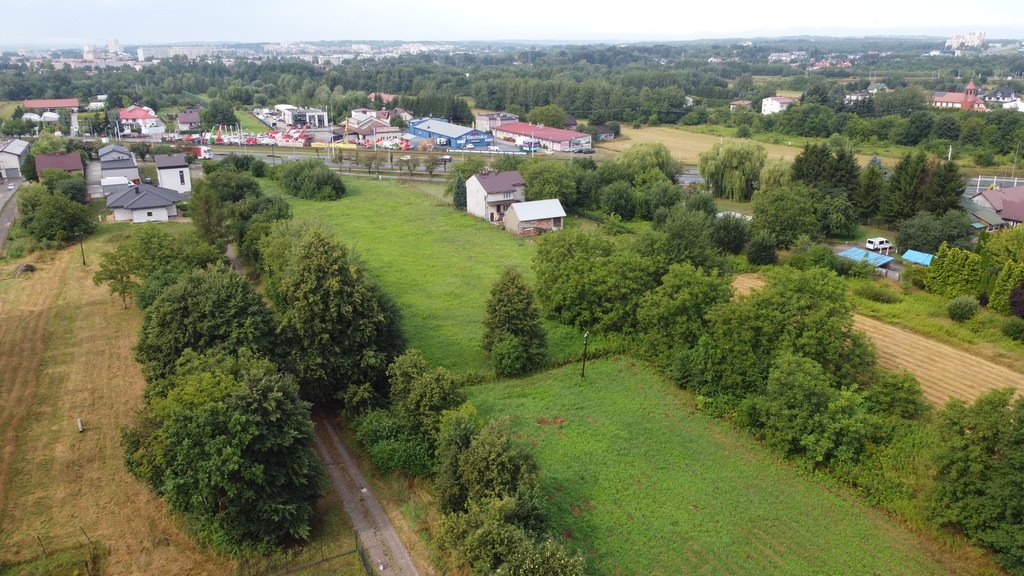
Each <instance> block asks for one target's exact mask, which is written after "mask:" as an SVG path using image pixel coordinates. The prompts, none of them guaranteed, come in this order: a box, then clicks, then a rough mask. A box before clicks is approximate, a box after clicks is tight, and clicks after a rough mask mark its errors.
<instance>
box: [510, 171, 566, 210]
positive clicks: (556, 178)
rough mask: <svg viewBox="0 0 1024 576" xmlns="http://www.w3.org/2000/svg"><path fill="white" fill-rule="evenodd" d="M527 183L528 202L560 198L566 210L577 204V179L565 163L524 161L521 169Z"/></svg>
mask: <svg viewBox="0 0 1024 576" xmlns="http://www.w3.org/2000/svg"><path fill="white" fill-rule="evenodd" d="M519 173H520V174H522V176H523V180H524V181H525V182H526V199H527V200H545V199H548V198H558V200H559V201H560V202H561V203H562V206H563V207H564V208H565V209H566V210H570V209H572V207H573V206H575V204H576V178H575V177H574V176H573V173H572V170H571V169H570V168H569V166H567V165H566V164H565V163H564V162H558V161H555V160H547V159H532V160H527V161H524V162H523V163H522V164H521V165H520V167H519Z"/></svg>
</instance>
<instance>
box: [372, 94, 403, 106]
mask: <svg viewBox="0 0 1024 576" xmlns="http://www.w3.org/2000/svg"><path fill="white" fill-rule="evenodd" d="M395 98H398V96H395V95H394V94H388V93H387V92H370V93H369V94H367V95H366V99H367V100H369V101H370V102H375V101H377V100H380V103H381V104H384V105H385V106H387V105H388V104H391V102H392V101H394V99H395Z"/></svg>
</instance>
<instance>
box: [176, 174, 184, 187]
mask: <svg viewBox="0 0 1024 576" xmlns="http://www.w3.org/2000/svg"><path fill="white" fill-rule="evenodd" d="M178 178H179V179H180V180H181V185H182V186H184V185H185V171H184V170H178Z"/></svg>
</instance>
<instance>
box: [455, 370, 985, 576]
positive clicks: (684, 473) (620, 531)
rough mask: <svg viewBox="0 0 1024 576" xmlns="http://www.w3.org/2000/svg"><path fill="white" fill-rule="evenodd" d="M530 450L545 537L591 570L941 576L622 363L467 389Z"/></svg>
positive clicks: (886, 533) (940, 562)
mask: <svg viewBox="0 0 1024 576" xmlns="http://www.w3.org/2000/svg"><path fill="white" fill-rule="evenodd" d="M467 393H468V395H469V397H470V400H471V401H472V402H473V403H474V404H475V405H476V406H477V408H478V409H479V410H480V413H481V415H482V416H483V417H485V418H488V417H500V416H509V417H511V418H512V423H513V428H514V429H515V431H516V432H517V433H518V435H519V437H520V438H521V439H522V440H524V441H526V442H528V443H529V444H531V445H532V446H533V447H534V448H533V451H534V454H535V455H536V457H537V459H538V463H539V464H540V469H541V487H542V490H543V493H544V496H546V497H547V498H548V499H549V500H548V501H549V506H548V509H549V513H550V518H551V528H552V531H553V532H554V533H556V534H558V535H560V537H561V538H562V539H563V540H564V541H565V542H566V544H567V545H569V546H570V547H572V548H574V549H576V550H577V551H578V552H580V553H581V554H583V555H584V556H586V557H587V561H588V564H589V573H591V574H748V575H752V574H947V573H961V574H963V573H973V572H976V571H978V570H979V569H978V568H975V567H972V566H970V564H969V562H967V561H963V562H961V561H958V560H956V559H954V558H952V557H951V556H950V555H948V554H944V553H939V552H937V551H936V550H935V549H933V548H930V547H928V546H927V545H926V544H924V543H923V541H922V540H920V539H919V538H918V537H917V536H915V535H914V534H913V533H911V532H910V531H908V530H906V529H904V528H902V527H901V526H900V525H899V524H898V523H897V522H896V521H894V520H892V519H890V518H888V517H885V516H884V515H883V514H881V513H879V512H877V511H875V510H873V509H871V508H869V507H866V506H864V505H863V504H861V503H859V502H858V500H857V498H856V497H854V496H852V495H850V494H848V493H847V492H846V491H845V490H843V489H838V488H832V489H830V488H826V487H824V486H822V485H821V484H820V483H819V482H818V481H817V480H816V479H815V478H814V477H811V476H808V475H807V474H805V473H802V472H800V471H799V470H796V469H794V467H793V466H791V465H790V464H788V463H786V462H784V461H780V460H777V459H776V458H774V457H772V456H771V455H770V454H768V453H767V452H766V451H765V450H764V449H763V448H762V447H760V446H759V445H758V444H757V443H756V442H754V441H752V440H750V439H748V438H747V437H746V436H745V435H744V434H739V433H737V432H736V431H735V429H733V428H732V427H731V426H730V425H729V424H728V423H726V422H721V421H718V420H715V419H712V418H709V417H707V416H703V415H701V414H698V413H695V412H694V411H693V409H692V408H691V404H690V403H691V399H690V397H689V396H687V395H686V394H685V393H682V392H679V391H678V390H677V389H675V388H674V387H673V386H671V385H670V384H668V383H667V382H665V381H663V380H661V379H660V378H658V377H656V376H654V375H653V373H652V371H651V370H650V369H649V368H647V367H645V366H643V365H638V364H635V363H634V362H632V361H631V360H628V359H602V360H598V361H595V362H591V363H589V364H588V365H587V378H586V380H585V381H582V380H580V377H579V366H578V365H573V366H567V367H565V368H562V369H558V370H553V371H550V372H546V373H543V374H538V375H535V376H532V377H529V378H526V379H522V380H513V381H504V382H497V383H492V384H486V385H481V386H476V387H472V388H469V389H467Z"/></svg>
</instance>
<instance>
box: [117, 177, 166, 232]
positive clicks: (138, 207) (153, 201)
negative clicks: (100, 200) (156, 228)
mask: <svg viewBox="0 0 1024 576" xmlns="http://www.w3.org/2000/svg"><path fill="white" fill-rule="evenodd" d="M183 199H184V198H182V196H181V194H178V193H177V192H175V191H174V190H170V189H167V188H160V187H159V186H153V185H152V184H136V185H135V186H132V187H130V188H128V189H127V190H125V191H124V192H122V193H120V194H117V195H114V196H110V197H109V198H107V208H110V209H112V210H113V211H114V220H116V221H118V222H127V221H131V222H134V223H135V224H141V223H143V222H166V221H167V220H168V219H169V218H170V217H172V216H177V215H178V208H177V203H178V202H181V201H182V200H183Z"/></svg>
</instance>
